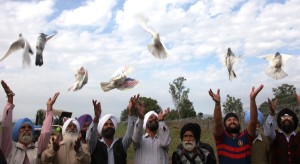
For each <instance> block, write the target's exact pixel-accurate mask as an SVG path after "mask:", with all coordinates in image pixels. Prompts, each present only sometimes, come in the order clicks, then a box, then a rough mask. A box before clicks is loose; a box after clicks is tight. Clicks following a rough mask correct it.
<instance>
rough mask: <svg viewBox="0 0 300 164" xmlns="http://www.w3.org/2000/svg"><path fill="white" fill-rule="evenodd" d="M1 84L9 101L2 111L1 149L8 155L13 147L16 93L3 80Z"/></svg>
mask: <svg viewBox="0 0 300 164" xmlns="http://www.w3.org/2000/svg"><path fill="white" fill-rule="evenodd" d="M1 85H2V87H3V89H4V92H5V93H6V96H7V103H6V105H5V106H4V110H3V113H2V132H1V149H2V151H3V154H4V156H5V157H8V155H9V153H10V150H11V147H12V111H13V109H14V107H15V105H14V104H13V98H14V95H15V94H14V93H13V91H12V90H11V89H10V88H9V86H8V85H7V84H6V83H5V82H4V81H3V80H2V81H1Z"/></svg>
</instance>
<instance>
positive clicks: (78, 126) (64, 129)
mask: <svg viewBox="0 0 300 164" xmlns="http://www.w3.org/2000/svg"><path fill="white" fill-rule="evenodd" d="M71 122H73V123H74V124H75V125H76V127H77V133H79V132H80V125H79V122H78V121H77V120H76V119H75V118H69V119H67V121H66V122H65V123H64V125H63V127H62V135H64V134H65V132H66V129H67V127H68V125H69V124H70V123H71Z"/></svg>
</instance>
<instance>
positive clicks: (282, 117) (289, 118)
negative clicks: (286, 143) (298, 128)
mask: <svg viewBox="0 0 300 164" xmlns="http://www.w3.org/2000/svg"><path fill="white" fill-rule="evenodd" d="M286 119H288V120H292V119H293V117H292V116H290V115H288V114H284V115H283V116H281V120H286Z"/></svg>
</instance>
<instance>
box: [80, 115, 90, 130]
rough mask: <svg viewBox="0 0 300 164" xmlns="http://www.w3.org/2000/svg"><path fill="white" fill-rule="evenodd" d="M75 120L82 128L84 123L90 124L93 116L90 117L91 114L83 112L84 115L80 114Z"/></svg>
mask: <svg viewBox="0 0 300 164" xmlns="http://www.w3.org/2000/svg"><path fill="white" fill-rule="evenodd" d="M77 121H78V122H79V125H80V129H82V128H83V125H84V124H85V123H88V124H91V123H92V121H93V118H92V116H91V115H89V114H84V115H82V116H80V117H79V118H78V119H77Z"/></svg>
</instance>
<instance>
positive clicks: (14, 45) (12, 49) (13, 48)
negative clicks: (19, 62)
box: [0, 40, 22, 61]
mask: <svg viewBox="0 0 300 164" xmlns="http://www.w3.org/2000/svg"><path fill="white" fill-rule="evenodd" d="M20 49H22V45H21V43H20V41H19V40H17V41H15V42H13V43H12V44H11V45H10V47H9V49H8V50H7V52H6V53H5V55H4V56H3V57H2V58H1V59H0V61H2V60H4V59H5V58H6V57H8V56H9V55H10V54H12V53H14V52H15V51H18V50H20Z"/></svg>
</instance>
